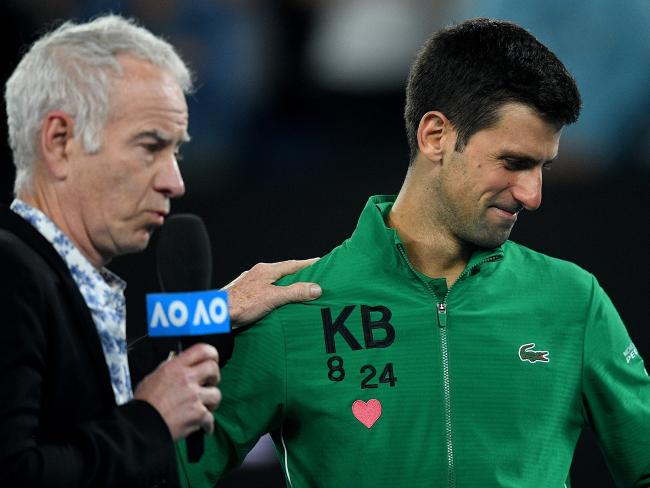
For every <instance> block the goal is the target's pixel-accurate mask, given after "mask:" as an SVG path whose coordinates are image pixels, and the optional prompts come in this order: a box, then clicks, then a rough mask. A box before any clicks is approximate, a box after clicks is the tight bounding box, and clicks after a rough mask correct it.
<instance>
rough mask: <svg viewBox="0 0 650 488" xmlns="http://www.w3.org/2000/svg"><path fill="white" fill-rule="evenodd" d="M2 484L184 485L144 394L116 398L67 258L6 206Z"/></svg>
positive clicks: (0, 265)
mask: <svg viewBox="0 0 650 488" xmlns="http://www.w3.org/2000/svg"><path fill="white" fill-rule="evenodd" d="M0 276H1V277H2V279H1V280H0V310H1V312H0V313H1V315H0V317H1V318H0V344H1V347H0V395H1V400H0V473H1V475H0V476H2V478H3V479H4V480H5V482H3V483H2V485H3V486H12V487H19V486H34V487H41V488H45V487H66V488H69V487H77V486H88V487H102V486H105V487H129V486H138V487H154V486H168V487H169V486H177V485H178V473H177V468H176V456H175V449H174V443H173V441H172V438H171V435H170V433H169V429H168V428H167V426H166V424H165V422H164V420H163V419H162V417H161V416H160V414H159V413H158V412H157V411H156V410H155V409H154V408H153V407H152V406H151V405H150V404H148V403H146V402H144V401H138V400H134V401H130V402H128V403H126V404H125V405H122V406H119V407H118V406H117V405H116V404H115V398H114V396H113V390H112V387H111V381H110V375H109V372H108V368H107V366H106V361H105V358H104V353H103V351H102V347H101V344H100V340H99V336H98V334H97V329H96V328H95V324H94V322H93V320H92V317H91V314H90V311H89V310H88V308H87V306H86V304H85V302H84V299H83V297H82V295H81V294H80V292H79V290H78V288H77V286H76V284H75V282H74V280H73V278H72V276H71V275H70V272H69V271H68V268H67V266H66V264H65V262H64V261H63V260H62V259H61V257H60V256H59V255H58V254H57V252H56V251H55V250H54V248H53V247H52V246H51V245H50V243H49V242H48V241H47V240H46V239H45V238H44V237H43V236H42V235H41V234H40V233H39V232H38V231H36V229H34V228H33V227H32V226H31V225H30V224H29V223H28V222H26V221H24V220H23V219H22V218H21V217H19V216H17V215H16V214H14V213H13V212H12V211H11V210H9V209H8V208H6V207H2V208H0Z"/></svg>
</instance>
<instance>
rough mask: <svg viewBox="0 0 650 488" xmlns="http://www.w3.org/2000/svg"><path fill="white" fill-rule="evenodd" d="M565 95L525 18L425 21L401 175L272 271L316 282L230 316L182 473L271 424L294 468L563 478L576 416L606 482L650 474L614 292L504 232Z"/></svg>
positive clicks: (641, 385)
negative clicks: (292, 271)
mask: <svg viewBox="0 0 650 488" xmlns="http://www.w3.org/2000/svg"><path fill="white" fill-rule="evenodd" d="M579 108H580V97H579V93H578V90H577V87H576V85H575V82H574V80H573V79H572V78H571V76H570V75H569V74H568V73H567V71H566V69H565V67H564V66H563V65H562V63H561V62H560V61H559V60H558V59H557V58H556V57H555V55H554V54H553V53H551V52H550V51H549V50H548V49H547V48H546V47H545V46H543V45H542V44H541V43H539V42H538V41H537V40H536V39H535V38H534V37H533V36H532V35H530V34H529V33H528V32H526V31H525V30H523V29H522V28H520V27H518V26H516V25H513V24H511V23H507V22H499V21H490V20H487V19H476V20H471V21H467V22H464V23H462V24H460V25H458V26H455V27H450V28H447V29H444V30H442V31H440V32H438V33H436V34H435V35H434V36H433V37H432V38H431V39H430V40H429V41H428V42H427V43H426V45H425V46H424V48H423V49H422V51H421V52H420V54H419V55H418V58H417V60H416V61H415V63H414V65H413V67H412V69H411V73H410V76H409V80H408V86H407V93H406V110H405V119H406V127H407V134H408V140H409V144H410V149H411V160H410V165H409V168H408V171H407V175H406V179H405V181H404V185H403V187H402V189H401V191H400V193H399V195H398V196H397V197H383V196H382V197H372V198H371V199H370V200H369V202H368V204H367V206H366V208H365V209H364V211H363V213H362V215H361V218H360V220H359V223H358V226H357V229H356V230H355V232H354V234H353V235H352V237H351V238H350V239H348V240H346V241H345V242H344V243H343V244H341V245H340V246H339V247H337V248H336V249H334V250H333V251H332V252H331V253H329V254H328V255H326V256H324V257H323V258H321V259H320V260H319V261H318V262H317V263H316V264H314V265H312V266H311V267H309V268H306V269H304V270H302V271H301V272H299V273H297V274H296V275H294V276H291V277H289V278H286V279H284V280H282V281H281V283H292V282H294V281H298V280H301V281H315V282H319V283H320V284H321V285H322V288H323V295H322V296H321V298H320V299H318V300H316V301H313V302H310V303H304V304H295V305H287V306H285V307H283V308H281V309H279V310H277V311H275V312H273V313H271V314H270V315H269V316H268V317H267V318H265V319H264V320H262V321H261V322H260V323H258V325H256V326H255V327H252V328H250V329H248V330H246V331H245V332H243V333H241V334H239V336H238V337H237V339H236V347H235V352H234V355H233V358H232V359H231V362H230V363H229V364H228V365H227V366H226V367H225V368H224V372H223V381H222V384H221V387H222V391H223V401H222V404H221V408H220V409H219V410H218V411H217V412H215V419H216V428H215V434H214V435H212V436H210V437H207V438H206V453H205V455H204V457H203V459H202V462H201V463H198V464H188V463H186V462H182V473H183V474H184V476H185V480H184V481H185V482H189V484H190V485H191V486H198V487H207V486H213V484H214V483H215V481H216V480H217V479H218V478H219V476H220V475H221V473H223V472H224V471H226V470H228V469H229V468H232V467H234V466H236V465H238V464H239V463H240V462H241V461H242V460H243V458H244V456H245V455H246V453H247V452H248V450H249V449H250V448H251V447H252V446H253V445H254V444H255V442H256V441H257V439H258V438H259V437H260V436H261V435H263V434H264V433H266V432H270V433H271V435H272V437H273V439H274V441H275V443H276V446H277V449H278V454H279V457H280V461H281V463H282V466H283V468H284V471H285V475H286V480H287V484H288V486H292V487H310V488H311V487H372V488H381V487H387V488H388V487H390V488H394V487H418V486H428V487H429V486H431V487H434V486H435V487H442V486H446V487H455V486H458V487H465V486H481V487H492V486H503V487H517V488H522V487H539V486H544V487H558V488H561V487H563V486H565V483H568V473H569V468H570V465H571V460H572V456H573V451H574V448H575V445H576V442H577V440H578V437H579V435H580V432H581V431H582V429H583V428H584V427H585V426H586V425H588V424H589V425H591V427H592V428H593V430H594V432H595V434H596V436H597V438H598V441H599V443H600V446H601V448H602V450H603V452H604V454H605V456H606V459H607V462H608V465H609V467H610V470H611V473H612V475H613V477H614V479H615V480H616V482H617V483H618V484H619V485H620V486H649V484H650V377H648V374H647V372H646V370H645V368H644V365H643V361H642V359H641V357H639V355H638V352H637V350H636V348H635V346H634V344H633V343H632V342H631V340H630V338H629V336H628V334H627V332H626V330H625V326H624V325H623V323H622V322H621V319H620V318H619V316H618V314H617V312H616V310H615V309H614V307H613V305H612V303H611V302H610V300H609V299H608V297H607V296H606V294H605V293H604V291H603V290H602V289H601V287H600V286H599V285H598V283H597V281H596V280H595V278H594V277H593V276H592V275H590V274H589V273H587V272H586V271H584V270H582V269H580V268H579V267H578V266H576V265H574V264H571V263H568V262H565V261H561V260H558V259H554V258H551V257H548V256H545V255H542V254H539V253H537V252H534V251H532V250H530V249H527V248H525V247H523V246H520V245H518V244H515V243H513V242H511V241H508V237H509V235H510V231H511V230H512V227H513V225H514V223H515V221H516V220H517V217H518V215H519V213H520V211H521V210H524V209H525V210H530V211H532V210H535V209H537V208H538V207H539V206H540V203H541V188H542V172H543V170H544V168H545V167H546V166H547V165H548V164H550V162H551V161H552V160H553V159H554V158H555V157H556V155H557V152H558V144H559V140H560V134H561V130H562V127H563V126H564V125H566V124H570V123H572V122H574V121H575V120H576V119H577V117H578V113H579ZM180 452H181V453H183V452H184V450H183V449H181V450H180Z"/></svg>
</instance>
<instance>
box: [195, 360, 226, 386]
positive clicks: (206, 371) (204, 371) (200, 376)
mask: <svg viewBox="0 0 650 488" xmlns="http://www.w3.org/2000/svg"><path fill="white" fill-rule="evenodd" d="M191 368H192V369H191V371H192V375H193V377H194V379H195V381H196V382H197V383H198V384H199V385H201V386H217V385H218V384H219V383H220V382H221V371H220V369H219V365H218V364H217V363H216V362H215V361H213V360H211V359H206V360H205V361H203V362H200V363H197V364H194V365H193V366H191Z"/></svg>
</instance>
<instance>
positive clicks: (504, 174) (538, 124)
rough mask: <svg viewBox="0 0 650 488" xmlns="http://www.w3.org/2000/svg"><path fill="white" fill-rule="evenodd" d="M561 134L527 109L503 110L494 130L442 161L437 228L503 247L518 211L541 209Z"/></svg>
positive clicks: (473, 138) (478, 135) (473, 241)
mask: <svg viewBox="0 0 650 488" xmlns="http://www.w3.org/2000/svg"><path fill="white" fill-rule="evenodd" d="M560 133H561V129H560V130H558V129H557V127H555V126H554V125H552V124H549V123H547V122H546V121H544V120H543V119H542V118H541V117H540V116H539V115H538V114H537V113H536V112H535V111H534V110H533V109H531V108H529V107H528V106H526V105H523V104H519V103H509V104H506V105H504V106H503V107H502V109H501V110H500V118H499V120H498V122H497V123H496V124H495V125H494V126H492V127H490V128H488V129H484V130H481V131H478V132H477V133H475V134H474V135H472V136H471V137H470V139H469V141H468V143H467V144H466V146H465V148H464V150H463V152H461V153H459V152H456V151H454V150H449V151H448V153H447V156H446V157H445V158H444V159H443V165H442V167H441V170H440V175H439V178H437V179H436V181H435V183H434V187H433V191H434V193H435V195H436V200H437V202H438V203H439V205H438V206H437V210H436V213H437V215H436V220H437V221H438V223H440V224H442V226H443V227H444V228H446V230H447V231H449V232H450V233H451V234H452V236H453V237H454V238H456V239H458V240H460V241H462V242H466V243H470V244H473V245H477V246H480V247H484V248H493V247H496V246H499V245H501V244H502V243H503V242H505V241H506V240H507V239H508V237H509V236H510V232H511V231H512V228H513V226H514V224H515V222H516V220H517V215H518V213H519V211H520V210H522V209H526V210H536V209H537V208H538V207H539V206H540V204H541V201H542V171H543V169H544V167H545V166H546V165H547V164H548V163H549V162H550V161H551V160H552V159H554V158H555V157H556V155H557V151H558V145H559V142H560ZM454 143H455V141H450V147H452V146H451V145H453V144H454Z"/></svg>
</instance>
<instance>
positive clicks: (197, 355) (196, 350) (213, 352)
mask: <svg viewBox="0 0 650 488" xmlns="http://www.w3.org/2000/svg"><path fill="white" fill-rule="evenodd" d="M207 360H213V361H215V362H216V363H217V364H218V363H219V352H218V351H217V349H216V348H215V347H213V346H211V345H209V344H204V343H198V344H194V345H193V346H192V347H189V348H187V349H185V350H184V351H183V352H181V353H180V354H179V355H178V356H176V358H175V359H174V361H179V362H180V364H182V365H184V366H194V365H195V364H198V363H201V362H203V361H207Z"/></svg>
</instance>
